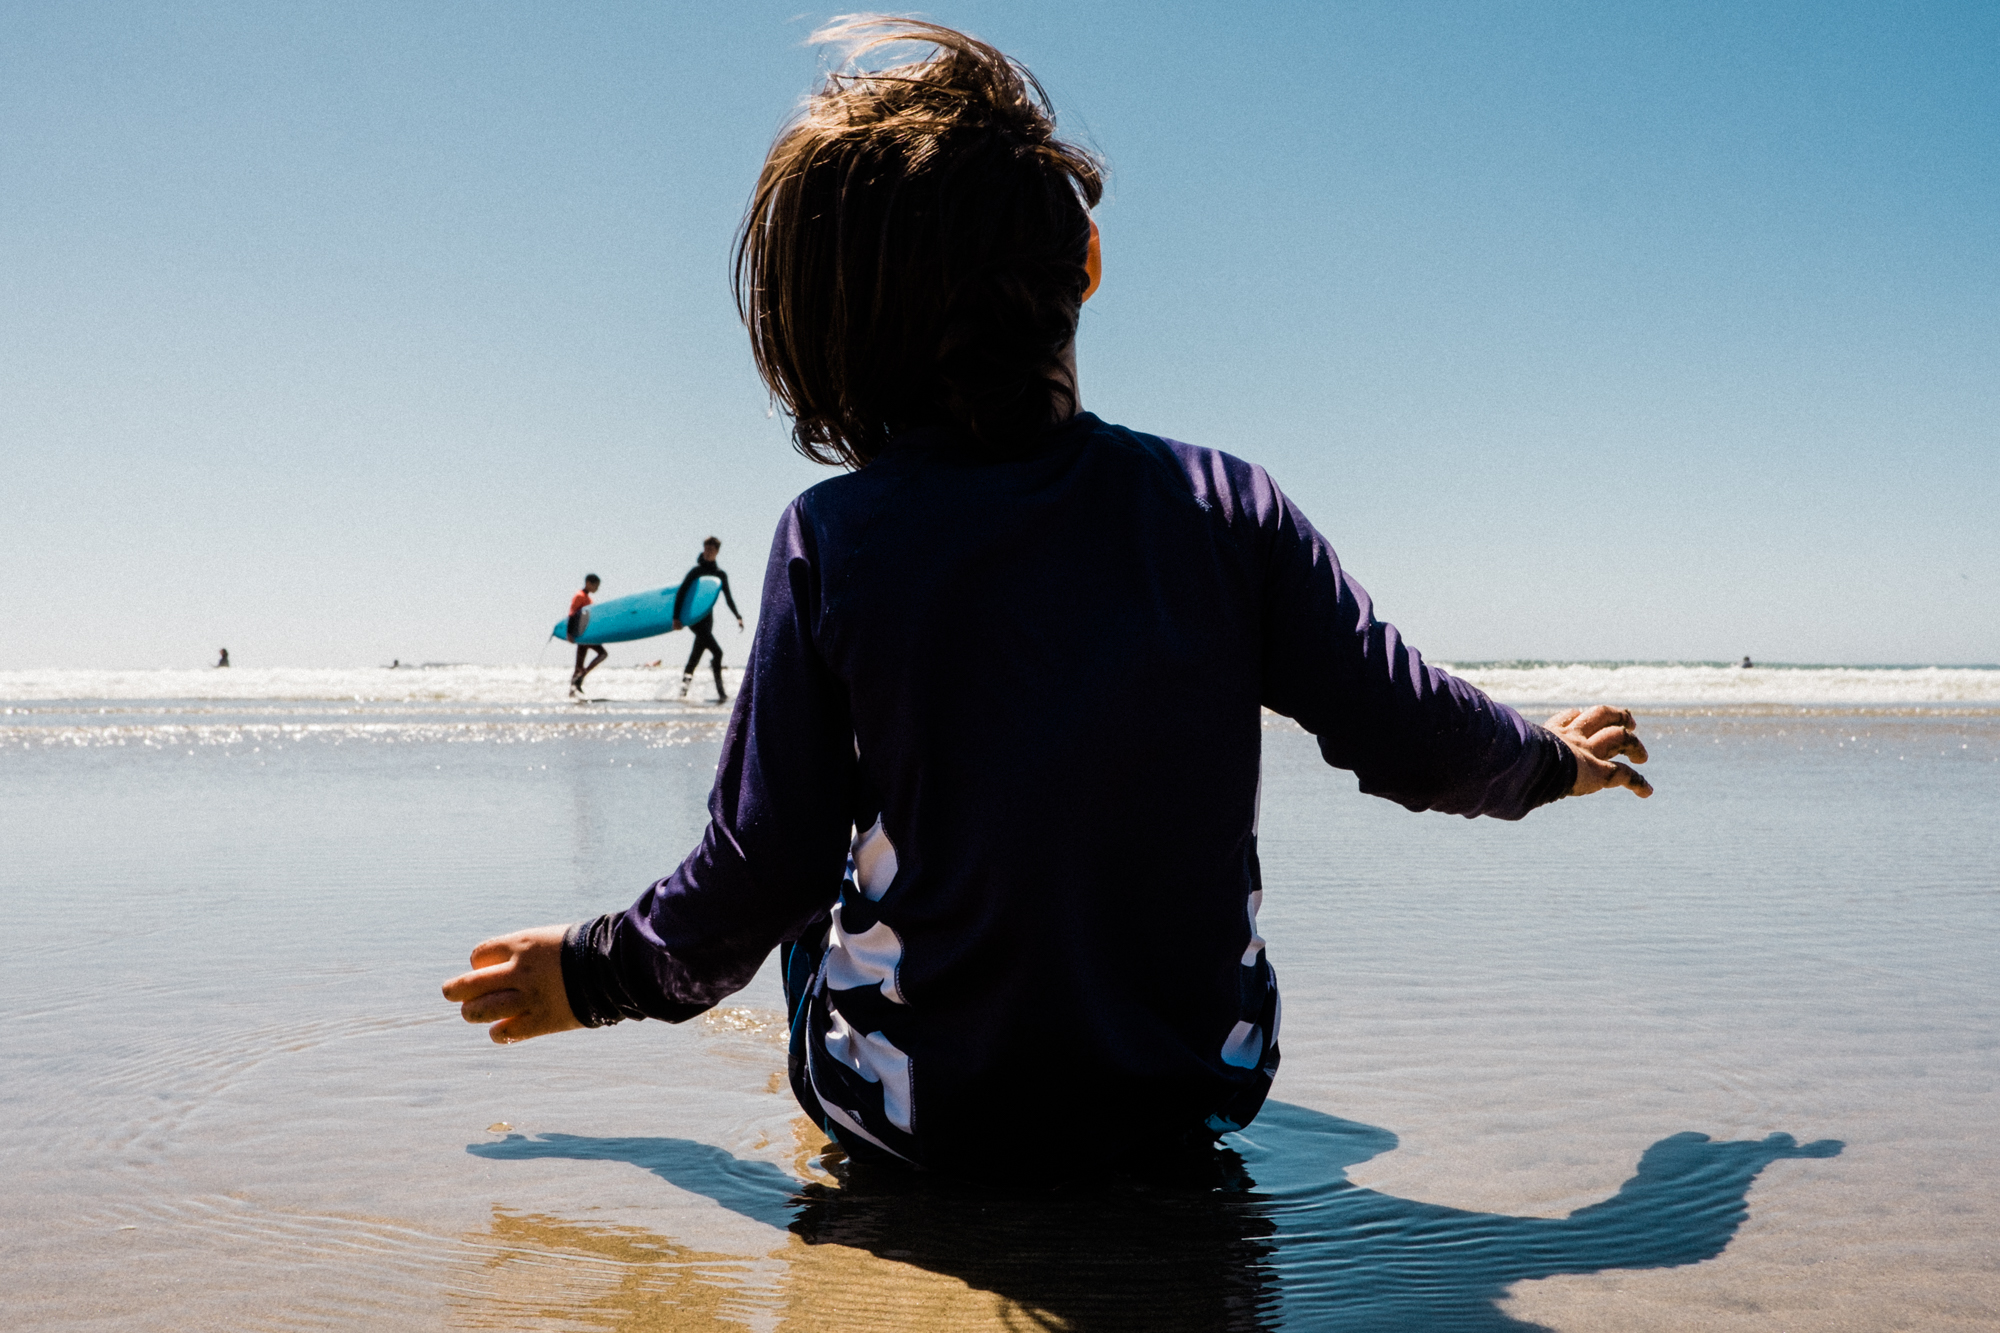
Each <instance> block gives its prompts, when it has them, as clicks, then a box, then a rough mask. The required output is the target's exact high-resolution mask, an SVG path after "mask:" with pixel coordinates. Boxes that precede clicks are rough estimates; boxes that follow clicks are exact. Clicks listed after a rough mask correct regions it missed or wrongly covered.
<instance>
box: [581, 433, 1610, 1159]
mask: <svg viewBox="0 0 2000 1333" xmlns="http://www.w3.org/2000/svg"><path fill="white" fill-rule="evenodd" d="M937 443H938V441H937V437H936V436H934V435H931V434H929V433H927V432H923V431H918V432H913V433H911V434H910V435H907V436H904V437H902V438H899V439H898V440H897V441H895V442H894V443H893V444H892V445H891V447H890V448H889V449H888V450H887V451H885V452H884V453H883V454H882V455H881V456H880V457H878V458H877V459H876V460H875V461H873V462H871V463H870V464H868V466H866V467H864V468H862V469H860V470H858V471H855V472H853V473H849V474H845V475H843V476H840V477H837V478H835V479H833V480H830V481H827V482H824V483H822V484H821V485H818V486H815V487H813V488H812V489H811V490H809V491H807V492H806V493H805V494H803V495H801V496H800V497H799V498H798V499H797V500H795V501H794V502H793V503H792V505H791V506H790V508H788V509H787V510H786V511H785V514H784V517H783V519H782V520H781V521H780V523H779V525H778V532H777V537H776V540H775V542H774V544H773V547H772V551H771V560H770V566H769V569H768V571H767V573H766V576H765V583H764V597H763V608H762V611H761V612H760V614H759V617H758V625H757V634H756V642H755V646H754V648H753V651H752V654H751V660H750V664H749V667H748V669H747V671H746V673H745V675H744V678H743V684H742V688H741V692H740V694H739V696H738V698H737V700H736V707H735V711H734V713H733V714H732V716H731V719H730V724H729V729H728V733H727V735H726V738H725V739H724V742H723V750H722V759H721V763H720V765H719V767H718V770H717V773H716V780H715V787H714V790H713V791H712V793H711V794H710V797H709V812H710V820H709V825H708V829H707V831H706V833H705V834H704V835H703V837H702V840H701V845H700V846H699V847H697V848H696V849H695V850H694V851H693V852H692V853H690V854H689V856H688V857H687V859H686V860H685V861H683V862H682V863H681V866H680V868H679V869H677V870H675V871H674V873H673V874H671V875H669V876H668V877H667V878H665V879H663V880H661V881H659V882H658V883H656V884H654V885H653V886H652V887H650V888H648V889H647V890H646V891H645V892H644V893H643V894H641V895H640V897H639V900H638V901H637V902H636V903H634V904H633V905H632V906H631V907H630V908H629V909H627V910H626V911H624V912H621V913H614V914H611V915H608V916H605V917H601V918H599V919H597V920H596V921H592V922H586V923H583V924H582V925H579V926H577V927H574V928H572V930H571V932H570V935H569V938H568V942H567V945H566V947H565V950H564V959H563V963H564V978H565V983H566V985H567V987H568V990H569V997H570V1004H571V1007H572V1008H573V1009H574V1010H575V1012H576V1014H577V1017H578V1018H579V1019H581V1020H582V1021H584V1022H586V1023H590V1024H597V1023H602V1022H609V1021H615V1020H616V1019H618V1018H620V1017H630V1018H638V1017H648V1018H662V1019H667V1020H670V1021H680V1020H683V1019H687V1018H690V1017H692V1016H694V1015H695V1014H698V1013H700V1012H701V1011H703V1010H704V1009H706V1008H708V1007H709V1006H711V1005H713V1004H715V1003H716V1002H717V1001H719V1000H721V999H723V998H724V997H725V996H727V995H729V994H731V993H732V992H734V991H736V990H737V989H739V988H740V987H742V986H743V985H744V984H745V983H747V982H748V981H749V980H750V978H751V977H752V976H753V975H754V974H755V973H756V971H757V969H758V967H759V966H760V965H761V964H762V963H763V961H764V959H765V958H766V957H767V956H768V955H769V954H770V952H771V951H772V949H773V948H774V947H775V946H776V945H777V944H779V943H780V942H782V941H785V940H790V939H796V938H799V937H800V936H801V935H802V933H804V932H805V931H807V930H808V929H809V928H812V929H815V930H817V929H823V928H824V927H822V926H821V925H820V923H821V921H822V920H824V919H827V918H829V917H830V919H831V924H832V948H831V949H830V951H829V955H828V961H827V964H826V966H825V968H824V970H823V972H822V982H823V988H824V989H825V990H826V992H827V993H828V994H830V995H831V996H832V997H833V1003H832V1005H831V1008H830V1009H829V1010H828V1011H827V1013H825V1014H824V1015H822V1017H823V1020H824V1021H823V1022H822V1023H821V1026H820V1028H819V1029H817V1030H816V1031H815V1033H814V1042H813V1049H812V1050H811V1051H810V1052H809V1056H810V1059H811V1061H812V1062H813V1064H812V1073H813V1081H814V1083H815V1084H816V1085H817V1087H818V1090H819V1092H820V1094H821V1096H822V1098H823V1099H824V1100H826V1101H827V1102H828V1103H829V1106H828V1113H829V1114H830V1115H832V1116H833V1117H834V1118H835V1119H837V1120H839V1121H840V1122H841V1123H842V1124H843V1125H849V1127H850V1128H853V1129H855V1130H856V1131H857V1132H861V1133H862V1134H863V1136H864V1137H867V1138H869V1139H871V1140H873V1141H876V1142H878V1143H882V1144H884V1145H885V1146H888V1147H890V1148H891V1149H892V1150H894V1151H898V1152H901V1153H902V1154H903V1155H905V1156H909V1157H912V1158H914V1159H917V1160H926V1159H932V1160H941V1159H942V1158H944V1157H948V1156H951V1155H952V1154H953V1153H955V1152H958V1151H960V1150H964V1151H974V1150H975V1149H976V1145H977V1143H978V1142H979V1140H980V1138H981V1136H983V1135H986V1134H990V1133H992V1132H994V1131H995V1130H997V1129H1000V1128H1003V1127H1006V1126H1009V1125H1012V1126H1016V1127H1018V1125H1019V1124H1020V1123H1021V1120H1022V1117H1023V1116H1029V1117H1031V1118H1037V1119H1041V1120H1044V1121H1047V1122H1050V1123H1052V1124H1054V1125H1057V1126H1060V1127H1061V1130H1062V1132H1064V1133H1070V1132H1073V1131H1074V1132H1081V1133H1088V1132H1090V1131H1091V1130H1092V1129H1093V1128H1096V1129H1101V1130H1103V1131H1105V1132H1110V1133H1123V1132H1125V1131H1127V1130H1129V1129H1132V1128H1136V1127H1141V1126H1144V1125H1145V1124H1147V1123H1150V1122H1153V1121H1159V1122H1161V1123H1164V1122H1165V1121H1167V1120H1176V1121H1178V1122H1181V1123H1190V1124H1191V1123H1199V1121H1200V1118H1201V1116H1202V1114H1203V1113H1204V1108H1208V1107H1212V1106H1214V1105H1217V1104H1219V1103H1220V1102H1222V1101H1224V1100H1226V1099H1227V1097H1228V1095H1229V1093H1230V1092H1231V1090H1232V1089H1233V1088H1236V1087H1238V1086H1240V1085H1242V1084H1243V1082H1244V1081H1245V1080H1246V1079H1247V1078H1249V1077H1251V1075H1252V1073H1253V1071H1254V1070H1255V1069H1256V1068H1257V1067H1258V1065H1259V1063H1260V1061H1261V1062H1262V1064H1263V1066H1264V1067H1265V1068H1266V1070H1267V1071H1268V1069H1269V1068H1270V1067H1272V1066H1274V1064H1275V1050H1274V1049H1273V1050H1272V1051H1271V1053H1270V1054H1269V1055H1260V1054H1259V1053H1258V1052H1257V1051H1256V1050H1254V1049H1252V1050H1250V1051H1249V1052H1248V1054H1247V1056H1246V1053H1245V1048H1246V1046H1250V1047H1254V1046H1256V1045H1257V1044H1258V1042H1259V1041H1261V1040H1262V1039H1263V1038H1264V1037H1266V1036H1267V1037H1268V1039H1269V1044H1270V1045H1271V1046H1272V1047H1273V1048H1274V1047H1275V1039H1276V1036H1277V1033H1276V1030H1275V1028H1276V1018H1275V1005H1274V1004H1273V1005H1272V1006H1271V1018H1270V1022H1269V1027H1270V1028H1271V1030H1270V1031H1269V1032H1268V1034H1263V1033H1257V1032H1251V1033H1248V1038H1249V1039H1248V1040H1246V1023H1245V1017H1246V1014H1247V1013H1249V1012H1250V1011H1251V1010H1253V1009H1255V1007H1256V1005H1257V1004H1258V1003H1259V998H1258V996H1257V995H1256V994H1254V993H1252V992H1254V991H1255V990H1256V989H1257V988H1258V987H1260V986H1262V987H1269V986H1271V985H1272V984H1274V983H1272V982H1271V980H1270V973H1269V968H1268V964H1267V963H1266V962H1265V960H1264V959H1263V957H1262V946H1263V941H1262V939H1261V938H1259V937H1258V936H1257V934H1256V926H1255V910H1256V906H1257V903H1258V901H1259V899H1260V898H1261V894H1260V893H1258V892H1257V889H1258V878H1257V876H1258V872H1257V863H1256V845H1255V830H1256V823H1257V799H1258V773H1259V752H1260V745H1261V737H1262V721H1261V713H1260V709H1261V708H1269V709H1271V710H1272V711H1274V712H1277V713H1281V714H1283V715H1285V716H1287V717H1290V718H1293V719H1296V720H1297V721H1298V722H1299V723H1300V724H1301V725H1302V726H1303V727H1304V728H1305V729H1306V730H1307V731H1309V732H1311V733H1312V734H1313V735H1315V736H1316V737H1317V738H1318V740H1319V746H1320V751H1321V753H1322V754H1323V755H1324V756H1325V758H1326V761H1327V762H1328V763H1329V764H1332V765H1334V766H1336V767H1339V768H1344V769H1349V770H1352V771H1353V772H1354V773H1355V774H1356V775H1357V777H1358V778H1359V780H1360V786H1361V790H1363V791H1364V792H1368V793H1371V794H1374V795H1378V796H1383V797H1386V798H1388V799H1390V800H1393V801H1397V802H1399V803H1401V804H1402V805H1404V806H1407V807H1408V808H1410V809H1412V810H1441V811H1447V812H1450V813H1453V814H1461V815H1465V816H1468V817H1470V816H1474V815H1493V816H1496V817H1498V818H1502V819H1518V818H1520V817H1521V816H1523V815H1525V814H1526V813H1527V812H1528V811H1529V810H1530V809H1532V808H1534V807H1535V806H1537V805H1539V804H1542V803H1544V802H1546V801H1549V800H1553V799H1555V798H1556V797H1558V796H1561V795H1563V794H1564V793H1566V792H1567V791H1568V790H1569V788H1570V787H1571V786H1572V785H1573V784H1574V782H1575V774H1576V760H1575V757H1574V755H1572V754H1571V753H1570V751H1569V749H1568V747H1567V746H1566V745H1564V744H1563V742H1562V741H1561V740H1559V739H1558V738H1556V737H1555V736H1553V735H1552V734H1550V733H1549V732H1546V731H1543V730H1542V729H1540V728H1538V727H1535V726H1533V725H1531V724H1529V723H1528V722H1526V721H1525V720H1523V719H1522V717H1521V716H1520V715H1519V714H1518V713H1516V712H1515V711H1514V710H1513V709H1511V708H1508V707H1506V706H1504V705H1502V704H1499V703H1496V702H1494V701H1493V700H1491V699H1489V698H1487V697H1486V696H1485V695H1484V694H1482V693H1480V692H1479V691H1478V690H1477V689H1475V688H1473V687H1472V686H1471V685H1469V684H1467V683H1466V682H1464V681H1462V680H1459V679H1457V678H1455V677H1453V676H1451V675H1448V674H1447V673H1445V672H1442V671H1439V670H1437V669H1435V668H1432V667H1428V666H1426V665H1425V664H1424V662H1423V659H1422V658H1421V657H1420V656H1419V655H1418V653H1417V652H1416V650H1415V649H1413V648H1411V647H1409V646H1408V645H1407V644H1405V643H1404V642H1403V641H1402V639H1401V638H1400V636H1399V635H1398V634H1397V632H1396V630H1395V628H1394V627H1393V626H1391V625H1388V624H1384V623H1382V622H1381V621H1378V620H1376V619H1375V617H1374V614H1373V611H1372V608H1371V605H1370V602H1369V599H1368V595H1367V594H1366V593H1365V592H1364V591H1363V590H1362V589H1361V587H1360V585H1359V584H1357V583H1355V582H1354V581H1353V580H1352V579H1350V578H1349V577H1348V576H1347V575H1346V573H1345V572H1343V571H1342V569H1341V567H1340V565H1339V562H1338V561H1337V560H1336V559H1335V557H1334V553H1333V551H1332V549H1331V548H1330V547H1329V546H1328V545H1327V543H1326V541H1325V540H1324V539H1323V538H1322V537H1321V536H1320V534H1319V533H1318V532H1316V531H1314V529H1313V527H1312V525H1311V524H1310V523H1308V522H1307V521H1306V518H1305V516H1304V515H1303V514H1301V513H1300V512H1299V511H1298V509H1297V508H1295V507H1294V506H1293V505H1292V503H1291V502H1290V501H1289V500H1287V499H1286V498H1285V496H1284V495H1283V494H1281V493H1280V492H1279V490H1278V488H1277V487H1276V486H1275V485H1274V484H1272V482H1271V479H1270V478H1269V477H1268V476H1267V475H1266V474H1265V473H1264V471H1263V469H1262V468H1259V467H1256V466H1253V465H1251V464H1249V463H1245V462H1243V461H1241V460H1239V459H1236V458H1233V457H1230V456H1229V455H1227V454H1222V453H1218V452H1215V451H1213V450H1207V449H1199V448H1195V447H1192V446H1190V445H1185V444H1180V443H1176V442H1174V441H1170V440H1163V439H1159V438H1156V437H1153V436H1149V435H1141V434H1137V433H1135V432H1132V431H1129V430H1125V429H1123V428H1121V427H1117V426H1112V425H1108V424H1106V423H1104V422H1102V421H1100V420H1098V419H1097V418H1096V417H1094V416H1092V415H1090V414H1088V413H1084V414H1080V415H1079V416H1077V417H1076V418H1074V419H1073V420H1071V421H1070V422H1069V423H1067V424H1066V425H1064V426H1062V427H1060V428H1058V429H1056V430H1054V431H1052V432H1051V433H1050V435H1049V436H1048V438H1047V440H1046V442H1045V445H1044V447H1043V448H1042V449H1040V451H1039V452H1037V453H1036V454H1034V455H1033V456H1032V457H1029V458H1025V459H1018V460H1013V461H1007V462H1001V463H978V464H974V463H966V462H962V461H955V460H954V458H953V457H952V456H950V454H949V453H948V452H947V451H945V450H942V449H940V448H938V447H937ZM857 830H859V831H861V832H862V837H861V838H859V839H857V838H856V837H855V834H856V832H857ZM1253 895H1254V896H1253ZM1253 972H1254V973H1255V975H1254V976H1253V975H1252V973H1253ZM1259 978H1261V980H1260V979H1259ZM842 1088H846V1089H848V1090H850V1092H851V1093H852V1095H843V1094H842V1093H841V1091H840V1089H842ZM850 1119H851V1124H850Z"/></svg>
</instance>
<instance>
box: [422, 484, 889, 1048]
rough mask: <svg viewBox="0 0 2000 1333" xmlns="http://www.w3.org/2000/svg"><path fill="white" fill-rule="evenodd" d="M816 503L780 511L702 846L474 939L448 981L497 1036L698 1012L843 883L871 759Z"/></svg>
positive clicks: (452, 996)
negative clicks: (818, 536) (588, 906)
mask: <svg viewBox="0 0 2000 1333" xmlns="http://www.w3.org/2000/svg"><path fill="white" fill-rule="evenodd" d="M804 505H805V500H804V499H801V500H799V501H797V502H795V503H794V504H793V505H792V506H791V507H790V508H789V509H787V510H786V511H785V516H784V518H783V519H782V520H781V521H780V523H779V525H778V534H777V538H776V540H775V542H774V543H773V545H772V550H771V562H770V566H769V568H768V570H767V572H766V576H765V583H764V603H763V605H764V609H763V610H762V611H761V612H759V614H758V618H757V641H756V646H755V647H754V648H753V649H752V652H751V658H750V664H749V666H748V667H747V668H746V670H745V672H744V676H743V682H742V684H741V686H740V687H739V688H738V690H737V696H736V708H735V711H734V712H733V713H732V714H731V715H730V720H729V728H728V731H727V733H726V734H725V735H724V737H723V741H722V756H721V762H720V764H719V765H718V766H717V769H716V777H715V786H714V787H713V789H711V791H710V792H709V823H708V828H707V829H706V830H705V831H704V832H703V834H702V839H701V843H700V845H699V846H697V847H696V848H695V849H694V850H693V851H692V852H690V853H689V854H688V856H687V858H686V859H685V860H684V861H682V862H681V865H680V868H679V869H677V870H675V871H674V873H673V874H671V875H669V876H667V877H666V878H665V879H662V880H660V881H659V882H658V883H656V884H654V885H653V886H652V887H650V888H648V889H647V890H646V891H645V892H644V893H642V894H640V895H639V900H638V901H637V902H635V903H634V904H633V905H632V906H631V907H630V908H628V909H626V910H625V911H622V912H612V913H607V914H606V915H604V916H600V917H597V918H596V919H594V920H590V921H580V922H577V923H576V924H574V925H572V926H568V927H563V926H541V927H537V928H536V929H533V930H524V931H518V932H516V933H514V934H511V935H502V936H500V937H498V938H496V939H490V940H487V941H486V942H485V943H483V944H481V945H479V947H478V948H476V949H474V950H473V952H472V966H473V970H472V971H470V972H467V973H465V974H464V975H462V976H458V977H454V978H452V980H450V981H448V982H446V983H445V986H444V996H445V998H446V999H447V1000H451V1001H453V1002H454V1003H456V1004H458V1005H460V1006H461V1009H462V1012H463V1013H464V1015H465V1017H466V1020H467V1021H468V1022H472V1023H491V1024H492V1025H493V1026H492V1029H491V1035H492V1037H493V1040H495V1041H497V1042H512V1041H522V1040H525V1039H527V1038H529V1037H539V1036H541V1035H542V1034H544V1033H548V1032H562V1031H565V1030H567V1029H569V1028H573V1027H601V1026H603V1025H605V1024H607V1023H617V1022H620V1021H622V1020H625V1019H637V1018H654V1019H661V1020H664V1021H667V1022H673V1023H677V1022H681V1021H683V1020H685V1019H689V1018H692V1017H694V1016H695V1015H696V1014H699V1013H701V1012H703V1011H704V1010H706V1009H708V1008H709V1007H710V1006H712V1005H714V1004H715V1003H716V1002H717V1001H719V1000H721V999H722V998H724V997H725V996H728V995H730V994H733V993H734V992H736V991H737V990H740V989H741V988H742V987H743V986H744V985H746V984H748V982H749V981H750V980H751V978H752V977H754V976H755V975H756V973H757V969H758V967H760V966H761V965H762V964H763V962H764V959H765V958H766V957H768V956H769V954H770V952H771V950H772V949H773V948H775V947H776V946H777V945H778V943H779V942H780V941H783V940H788V939H797V938H798V936H799V934H800V932H801V931H802V930H803V929H805V928H806V926H807V925H808V924H810V923H811V922H812V921H813V920H814V919H815V918H816V917H817V916H818V914H819V913H821V912H823V911H825V910H826V909H827V908H828V907H829V906H831V904H832V903H833V901H834V899H835V898H836V897H837V896H838V895H839V892H840V886H841V880H842V867H843V865H844V864H845V862H846V859H847V847H848V840H849V837H850V835H851V834H852V832H853V827H854V819H855V816H856V813H857V811H858V808H859V807H858V805H857V800H858V792H857V785H856V778H857V772H858V761H857V759H856V753H855V742H854V722H853V718H852V716H851V714H850V712H849V710H848V706H847V694H846V687H845V686H844V685H842V684H841V682H840V681H839V680H838V679H836V678H835V677H834V675H833V674H832V672H831V670H830V669H829V668H828V666H827V664H826V662H825V661H824V660H823V659H822V658H821V656H820V654H819V650H818V648H817V646H816V643H815V638H814V633H815V627H816V623H817V616H818V606H819V582H818V573H817V549H816V545H815V538H814V537H813V535H812V531H811V523H810V522H809V521H808V520H807V519H806V518H805V517H804ZM684 582H685V581H684Z"/></svg>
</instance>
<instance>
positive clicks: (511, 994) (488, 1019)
mask: <svg viewBox="0 0 2000 1333" xmlns="http://www.w3.org/2000/svg"><path fill="white" fill-rule="evenodd" d="M527 1007H528V997H527V995H526V994H525V993H524V992H522V991H518V990H513V989H511V988H510V989H507V990H492V991H487V992H486V993H485V994H484V995H475V996H474V997H473V998H471V999H470V1000H467V1001H466V1002H465V1003H463V1004H461V1005H459V1006H458V1012H459V1013H460V1014H462V1015H463V1016H464V1018H465V1021H466V1022H468V1023H493V1022H497V1021H498V1020H500V1019H503V1018H513V1017H515V1016H516V1015H518V1014H521V1013H523V1012H524V1011H525V1010H526V1009H527Z"/></svg>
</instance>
